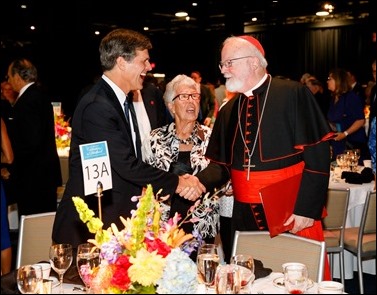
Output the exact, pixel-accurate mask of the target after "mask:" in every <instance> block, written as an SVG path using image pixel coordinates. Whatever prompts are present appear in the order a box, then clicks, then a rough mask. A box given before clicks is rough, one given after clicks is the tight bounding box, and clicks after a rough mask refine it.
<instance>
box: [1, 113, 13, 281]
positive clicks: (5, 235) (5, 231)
mask: <svg viewBox="0 0 377 295" xmlns="http://www.w3.org/2000/svg"><path fill="white" fill-rule="evenodd" d="M12 162H13V150H12V146H11V143H10V140H9V137H8V132H7V128H6V126H5V123H4V121H3V118H1V163H6V164H11V163H12ZM11 266H12V246H11V242H10V236H9V224H8V206H7V201H6V198H5V192H4V185H3V179H1V275H5V274H7V273H9V272H10V270H11Z"/></svg>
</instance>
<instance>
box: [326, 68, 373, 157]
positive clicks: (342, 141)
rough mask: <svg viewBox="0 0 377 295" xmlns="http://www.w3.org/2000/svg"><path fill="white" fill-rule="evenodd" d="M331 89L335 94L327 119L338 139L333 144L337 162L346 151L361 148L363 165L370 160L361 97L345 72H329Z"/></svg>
mask: <svg viewBox="0 0 377 295" xmlns="http://www.w3.org/2000/svg"><path fill="white" fill-rule="evenodd" d="M327 87H328V89H329V90H330V92H331V102H330V107H329V110H328V112H327V119H328V121H329V124H330V126H331V129H332V130H333V131H334V132H336V135H337V136H336V137H335V138H334V140H332V141H331V145H332V148H333V160H335V159H336V156H337V155H339V154H342V153H344V152H345V150H346V149H360V154H361V155H360V159H359V162H360V163H362V162H363V160H365V159H369V157H370V156H369V150H368V145H367V136H366V133H365V128H364V123H365V115H364V106H363V104H362V102H361V99H360V97H358V96H357V94H356V93H355V92H354V91H352V89H351V85H350V84H349V80H348V73H347V71H346V70H344V69H340V68H338V69H333V70H331V71H330V73H329V78H328V80H327Z"/></svg>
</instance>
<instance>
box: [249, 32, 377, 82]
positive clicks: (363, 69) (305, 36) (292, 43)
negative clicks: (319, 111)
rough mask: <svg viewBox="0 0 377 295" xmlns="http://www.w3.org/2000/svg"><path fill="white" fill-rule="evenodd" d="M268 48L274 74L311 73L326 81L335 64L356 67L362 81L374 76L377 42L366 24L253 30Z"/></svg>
mask: <svg viewBox="0 0 377 295" xmlns="http://www.w3.org/2000/svg"><path fill="white" fill-rule="evenodd" d="M251 35H252V36H254V37H256V38H257V39H259V40H260V41H261V43H262V45H263V46H264V48H265V51H266V59H267V61H268V64H269V66H268V70H269V72H270V73H271V74H272V75H274V76H275V75H280V76H285V77H287V78H290V79H294V80H299V79H300V77H301V75H302V74H303V73H305V72H309V73H311V74H312V75H315V76H317V78H318V79H320V80H321V81H322V82H325V81H326V79H327V76H328V73H329V71H330V70H331V69H332V68H335V67H342V68H347V69H352V70H354V71H355V72H356V74H357V76H358V78H359V80H360V82H363V83H366V82H367V81H369V80H371V79H372V70H371V64H372V61H373V60H374V59H375V58H376V43H375V42H372V30H371V29H370V27H368V26H366V25H353V26H344V27H336V28H323V29H307V30H303V29H300V28H285V29H284V28H279V29H272V30H268V31H266V32H260V33H252V34H251Z"/></svg>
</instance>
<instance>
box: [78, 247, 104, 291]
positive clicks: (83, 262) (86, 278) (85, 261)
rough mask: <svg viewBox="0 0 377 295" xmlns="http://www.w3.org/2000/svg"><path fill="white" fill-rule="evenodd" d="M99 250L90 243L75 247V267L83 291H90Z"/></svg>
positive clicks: (98, 259)
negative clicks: (82, 285) (83, 286)
mask: <svg viewBox="0 0 377 295" xmlns="http://www.w3.org/2000/svg"><path fill="white" fill-rule="evenodd" d="M99 254H100V249H98V248H97V247H96V246H95V245H93V244H91V243H84V244H80V245H78V247H77V256H76V265H77V271H78V273H79V275H80V278H81V280H82V281H83V283H84V285H85V289H86V290H87V291H88V290H89V289H90V282H91V279H92V270H93V269H94V268H95V267H97V266H98V265H99V264H100V257H99Z"/></svg>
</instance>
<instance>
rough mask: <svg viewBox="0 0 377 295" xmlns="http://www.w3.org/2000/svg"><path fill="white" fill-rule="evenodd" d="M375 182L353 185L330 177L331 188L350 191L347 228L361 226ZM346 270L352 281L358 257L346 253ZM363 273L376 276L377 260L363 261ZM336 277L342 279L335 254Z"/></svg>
mask: <svg viewBox="0 0 377 295" xmlns="http://www.w3.org/2000/svg"><path fill="white" fill-rule="evenodd" d="M373 187H374V181H372V182H370V183H363V184H351V183H346V182H345V181H344V179H336V181H334V179H333V178H332V177H330V183H329V188H336V189H344V188H349V189H350V199H349V204H348V215H347V220H346V227H355V226H359V225H360V221H361V215H362V211H363V205H364V203H365V199H366V196H367V193H368V192H369V191H371V190H373ZM344 270H345V278H346V279H347V280H348V279H352V278H353V272H354V271H357V259H356V256H354V255H352V254H351V253H350V252H348V251H345V252H344ZM363 272H364V273H369V274H373V275H375V274H376V259H370V260H365V261H363ZM334 277H335V278H340V272H339V254H334Z"/></svg>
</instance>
